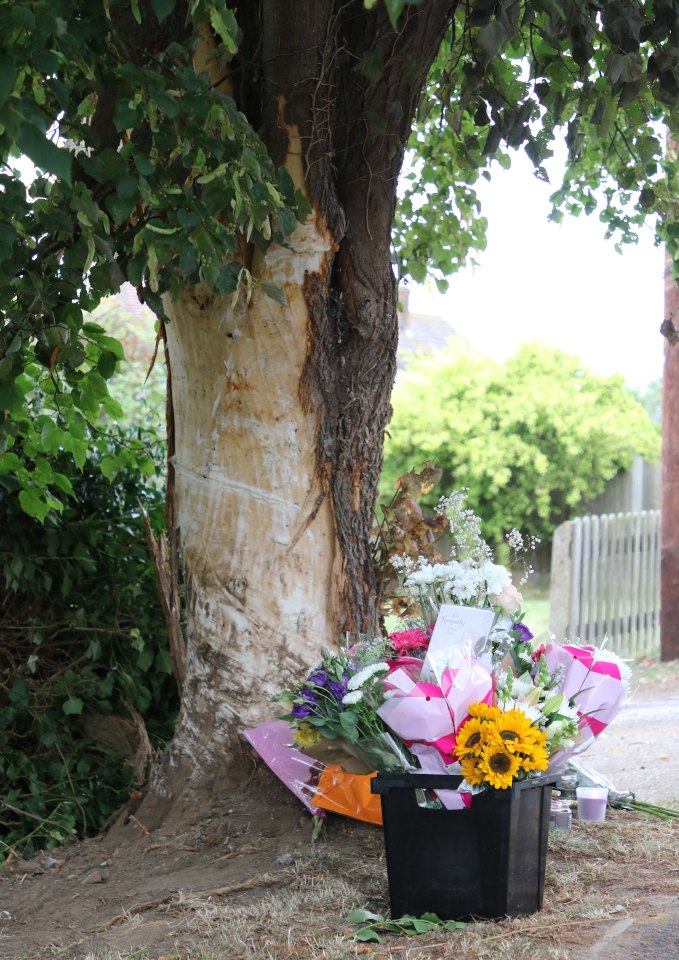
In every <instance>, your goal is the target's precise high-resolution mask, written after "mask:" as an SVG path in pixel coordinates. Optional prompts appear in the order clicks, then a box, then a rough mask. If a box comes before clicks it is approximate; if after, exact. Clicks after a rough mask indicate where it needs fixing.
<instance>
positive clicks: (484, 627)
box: [422, 603, 495, 680]
mask: <svg viewBox="0 0 679 960" xmlns="http://www.w3.org/2000/svg"><path fill="white" fill-rule="evenodd" d="M494 620H495V611H494V610H488V609H482V608H480V607H459V606H455V605H453V604H452V603H444V604H443V606H442V607H441V609H440V610H439V615H438V618H437V620H436V626H435V627H434V632H433V633H432V635H431V640H430V641H429V649H428V651H427V656H426V658H425V661H424V667H423V668H422V678H423V679H425V680H426V679H428V678H431V679H433V678H435V677H436V675H437V674H439V673H440V667H441V665H445V664H447V662H448V661H449V659H450V655H451V651H452V650H454V649H462V648H463V647H464V646H466V645H469V646H471V647H473V645H474V644H475V643H476V641H477V640H480V639H481V638H482V637H487V636H488V634H489V633H490V631H491V629H492V626H493V622H494ZM479 659H480V660H486V659H488V662H490V653H488V656H487V657H485V656H482V657H480V658H479Z"/></svg>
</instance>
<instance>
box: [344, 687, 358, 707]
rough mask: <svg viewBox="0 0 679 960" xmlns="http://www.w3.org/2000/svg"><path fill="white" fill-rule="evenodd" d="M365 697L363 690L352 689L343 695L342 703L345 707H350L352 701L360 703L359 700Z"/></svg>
mask: <svg viewBox="0 0 679 960" xmlns="http://www.w3.org/2000/svg"><path fill="white" fill-rule="evenodd" d="M362 699H363V691H362V690H352V692H351V693H345V694H344V696H343V697H342V703H343V704H344V706H345V707H350V706H351V705H352V703H358V702H359V700H362Z"/></svg>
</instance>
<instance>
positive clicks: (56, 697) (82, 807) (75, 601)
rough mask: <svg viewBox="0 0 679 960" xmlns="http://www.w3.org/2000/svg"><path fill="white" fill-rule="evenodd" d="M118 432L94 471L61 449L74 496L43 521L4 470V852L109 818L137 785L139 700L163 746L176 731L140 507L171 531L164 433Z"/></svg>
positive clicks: (98, 445) (60, 462) (94, 459)
mask: <svg viewBox="0 0 679 960" xmlns="http://www.w3.org/2000/svg"><path fill="white" fill-rule="evenodd" d="M54 429H58V421H55V426H54ZM110 430H111V433H110V434H103V433H100V434H99V435H98V438H97V440H96V441H95V443H94V444H93V445H91V446H90V448H89V455H88V458H87V459H86V460H85V461H84V463H83V466H82V469H81V470H78V469H74V468H73V463H72V461H71V460H70V458H69V457H68V456H67V455H66V454H65V453H63V452H61V453H59V452H55V454H54V456H53V458H52V461H51V462H52V466H53V469H54V470H55V471H63V475H64V476H66V477H68V478H69V483H70V484H71V493H70V495H69V497H68V499H67V501H66V503H65V504H64V506H63V509H62V510H61V511H55V510H52V511H51V512H50V513H49V514H48V515H47V516H46V517H45V518H44V520H43V522H41V521H40V520H39V519H37V518H31V517H28V516H27V515H26V513H25V512H24V511H23V510H22V509H21V505H20V502H19V498H18V497H17V491H18V489H19V485H20V481H19V479H18V478H17V477H15V476H12V475H9V474H5V475H3V476H0V514H1V515H2V518H3V522H2V525H1V526H0V606H1V608H2V616H1V618H0V825H1V828H2V829H1V831H0V838H1V839H0V859H2V858H3V856H4V855H6V854H7V853H8V851H9V850H10V849H11V848H13V847H14V848H15V849H16V850H17V851H21V852H23V853H24V854H30V853H31V852H32V851H33V850H34V849H37V848H40V847H44V846H54V845H56V844H58V843H60V842H61V841H63V839H65V838H66V837H68V836H70V835H73V834H80V835H82V834H84V833H88V832H91V831H96V830H99V829H101V827H102V826H103V825H104V823H105V822H106V820H107V819H108V817H109V816H110V815H111V814H112V813H113V812H114V811H115V810H116V809H117V807H118V806H119V805H120V803H121V802H122V801H123V800H124V799H125V798H126V797H127V795H128V794H129V791H130V788H131V786H132V779H133V774H132V769H131V767H130V765H129V763H128V760H129V756H127V754H128V753H129V752H130V751H129V748H128V746H127V744H128V742H133V741H134V736H133V735H131V731H132V730H133V729H134V722H133V721H132V717H133V711H134V712H136V713H137V714H139V716H141V717H142V718H143V720H144V723H145V725H146V728H147V730H148V732H149V735H150V737H151V740H152V742H153V743H155V744H156V745H159V744H162V743H164V742H165V741H167V740H168V739H169V738H170V736H171V734H172V728H173V723H174V718H175V715H176V710H177V694H176V688H175V683H174V678H173V676H172V666H171V662H170V657H169V653H168V648H167V637H166V632H165V624H164V620H163V617H162V613H161V610H160V604H159V600H158V594H157V584H156V581H155V577H154V574H153V570H152V567H151V564H150V560H149V556H148V551H147V546H146V538H145V533H144V528H143V522H142V517H141V510H140V503H141V504H143V506H144V509H145V510H146V511H147V513H148V514H149V516H150V519H151V523H152V525H153V527H154V529H155V530H156V531H159V530H160V529H162V527H163V523H164V490H163V483H162V480H161V471H162V463H163V450H162V444H161V443H160V442H159V441H158V439H157V437H155V436H154V435H151V434H146V435H144V434H141V432H140V431H139V430H137V431H135V432H132V433H127V434H126V433H124V432H123V431H121V430H119V429H118V428H116V427H115V426H111V427H110ZM121 449H122V450H124V451H129V450H130V449H132V450H133V451H136V456H135V457H130V458H127V457H126V456H125V457H123V458H122V460H121V457H120V451H121ZM142 452H143V455H142ZM142 465H143V469H142ZM149 465H150V467H149ZM23 469H25V466H24V467H23ZM106 474H108V475H109V476H108V477H107V475H106ZM109 477H110V478H109ZM113 477H115V479H113Z"/></svg>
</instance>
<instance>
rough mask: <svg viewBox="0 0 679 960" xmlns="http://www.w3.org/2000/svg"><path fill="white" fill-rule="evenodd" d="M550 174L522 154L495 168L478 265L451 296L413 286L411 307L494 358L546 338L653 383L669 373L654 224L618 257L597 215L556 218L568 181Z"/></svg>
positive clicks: (606, 370)
mask: <svg viewBox="0 0 679 960" xmlns="http://www.w3.org/2000/svg"><path fill="white" fill-rule="evenodd" d="M550 175H552V176H553V177H554V179H553V184H552V185H550V184H546V183H543V182H542V181H540V180H537V179H536V178H535V177H534V176H533V174H532V167H531V164H530V162H529V161H528V160H527V158H526V157H525V155H524V154H523V153H520V154H516V155H514V159H513V163H512V168H511V170H509V171H503V170H501V169H500V168H499V166H497V165H495V170H494V175H493V180H492V182H491V183H486V182H485V181H484V182H483V187H481V188H480V189H479V194H480V196H481V199H482V203H483V213H484V215H485V216H486V217H487V219H488V247H487V249H486V250H485V251H483V252H481V253H479V254H477V257H476V259H477V260H478V263H479V266H477V267H476V268H466V269H465V270H462V271H460V273H458V274H457V275H456V276H454V277H453V278H452V280H451V284H450V289H449V291H448V293H447V294H445V295H444V296H442V295H441V294H439V293H438V292H437V290H436V287H435V286H434V285H433V284H431V285H418V284H413V283H411V284H409V287H410V300H409V307H410V309H411V310H412V311H414V312H421V313H436V314H440V315H441V316H443V317H445V318H446V319H447V320H448V321H449V322H450V323H451V325H452V326H453V327H454V328H455V330H456V331H457V332H458V333H461V334H462V335H463V336H464V337H466V338H467V340H469V342H470V343H471V344H472V346H474V347H476V348H477V349H478V350H479V351H481V352H483V353H485V354H487V355H489V356H491V357H492V358H493V359H496V360H503V359H505V358H506V357H508V356H510V355H511V354H512V353H514V352H515V350H516V349H517V348H518V347H519V346H520V344H521V343H524V342H535V341H541V342H543V343H546V344H549V345H551V346H553V347H559V348H560V349H562V350H565V351H567V352H569V353H574V354H577V355H578V356H580V357H581V358H582V360H583V362H584V363H585V364H586V365H587V366H588V367H590V368H591V369H593V370H594V371H595V372H597V373H601V374H612V373H620V374H622V375H623V376H624V377H625V379H626V380H627V381H628V383H629V384H630V386H633V387H645V386H646V385H647V384H648V383H649V382H650V381H652V380H654V379H656V378H657V377H660V376H661V375H662V358H663V338H662V337H661V335H660V333H659V332H658V328H659V326H660V324H661V323H662V319H663V292H664V280H663V251H662V249H661V248H658V247H655V246H654V244H653V231H652V228H651V227H650V226H649V227H647V228H645V231H644V235H643V236H642V237H641V239H640V241H639V244H638V245H636V246H628V247H626V248H624V251H623V253H622V254H618V253H616V251H615V249H614V245H613V241H612V240H609V241H606V240H604V231H605V226H604V224H602V223H601V222H600V221H599V220H598V216H597V213H596V212H595V213H594V214H592V216H590V217H585V216H581V217H579V218H575V217H568V216H566V217H564V221H563V223H561V224H554V223H549V222H548V221H547V215H548V212H549V195H550V193H551V192H552V191H553V190H554V189H556V188H557V186H558V185H559V183H560V180H559V177H558V174H556V173H554V174H552V172H551V171H550Z"/></svg>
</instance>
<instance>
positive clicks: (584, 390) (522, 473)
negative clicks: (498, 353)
mask: <svg viewBox="0 0 679 960" xmlns="http://www.w3.org/2000/svg"><path fill="white" fill-rule="evenodd" d="M393 405H394V417H393V420H392V423H391V426H390V427H389V434H390V436H389V438H388V439H387V442H386V445H385V467H384V473H383V477H382V483H383V488H384V490H385V492H388V491H391V490H392V489H393V486H394V483H395V481H396V479H397V478H398V477H399V476H400V475H401V474H403V473H405V472H406V471H407V470H408V469H409V468H410V467H411V466H412V465H413V464H414V463H419V462H421V461H424V460H432V461H434V462H435V463H436V465H437V466H438V467H440V468H442V469H443V477H442V479H441V481H440V484H439V486H438V488H437V489H438V490H439V491H440V490H451V489H453V488H455V487H458V488H459V487H469V490H470V494H469V496H470V500H471V502H472V503H474V504H475V505H476V506H477V508H478V513H479V516H481V517H482V518H483V520H484V535H485V536H486V537H487V538H488V539H489V540H492V541H494V542H495V543H496V544H500V543H501V542H502V539H503V535H504V533H505V532H506V531H507V530H509V529H510V528H511V527H513V526H516V527H519V528H521V529H523V530H525V531H526V532H528V533H531V534H533V535H535V536H539V537H541V538H543V539H546V540H548V539H550V538H551V534H552V531H553V529H554V527H555V526H556V525H557V524H558V523H559V522H561V521H562V520H564V519H566V517H567V516H568V515H570V514H571V513H572V512H573V510H574V509H575V508H576V507H577V506H578V504H580V503H581V502H583V501H586V500H589V499H592V498H593V497H595V496H597V495H598V494H599V493H601V491H602V490H603V487H604V485H605V484H606V482H607V481H608V480H610V479H611V478H612V477H614V476H615V474H616V473H617V472H618V471H619V470H621V469H624V468H627V467H629V466H630V465H631V462H632V459H633V458H634V456H635V455H636V454H642V455H644V456H646V457H648V458H649V459H656V458H657V457H658V456H659V454H660V438H659V436H658V433H657V431H656V430H655V429H654V427H653V424H652V423H651V422H650V420H649V418H648V415H647V413H646V411H645V410H644V409H643V407H642V406H641V405H640V404H639V402H638V401H637V400H636V399H635V398H634V397H633V396H632V394H631V393H630V391H629V390H628V388H627V387H626V386H625V383H624V381H623V379H622V378H621V377H600V376H596V375H595V374H593V373H591V372H590V371H588V370H586V369H585V368H584V367H583V366H582V365H581V363H580V361H579V360H578V358H577V357H572V356H569V355H568V354H565V353H562V352H561V351H559V350H553V349H551V348H548V347H542V346H526V347H522V348H521V349H520V350H519V352H518V353H517V354H516V355H515V356H514V357H512V358H511V359H510V360H508V361H507V362H506V363H505V364H504V365H503V366H498V365H497V364H495V363H494V362H492V361H490V360H487V359H485V358H482V357H479V356H477V355H472V354H469V355H466V356H464V355H462V356H461V355H460V351H459V349H457V348H456V349H455V350H454V351H453V350H450V351H449V352H443V353H442V354H441V355H439V356H436V357H433V358H429V357H420V358H418V359H415V360H414V361H412V363H411V365H410V366H409V368H408V370H407V371H406V372H405V373H404V374H402V375H401V377H400V378H399V380H398V381H397V384H396V388H395V390H394V394H393ZM434 496H435V495H434V494H432V495H431V497H434ZM431 502H432V500H431V498H430V503H431Z"/></svg>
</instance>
